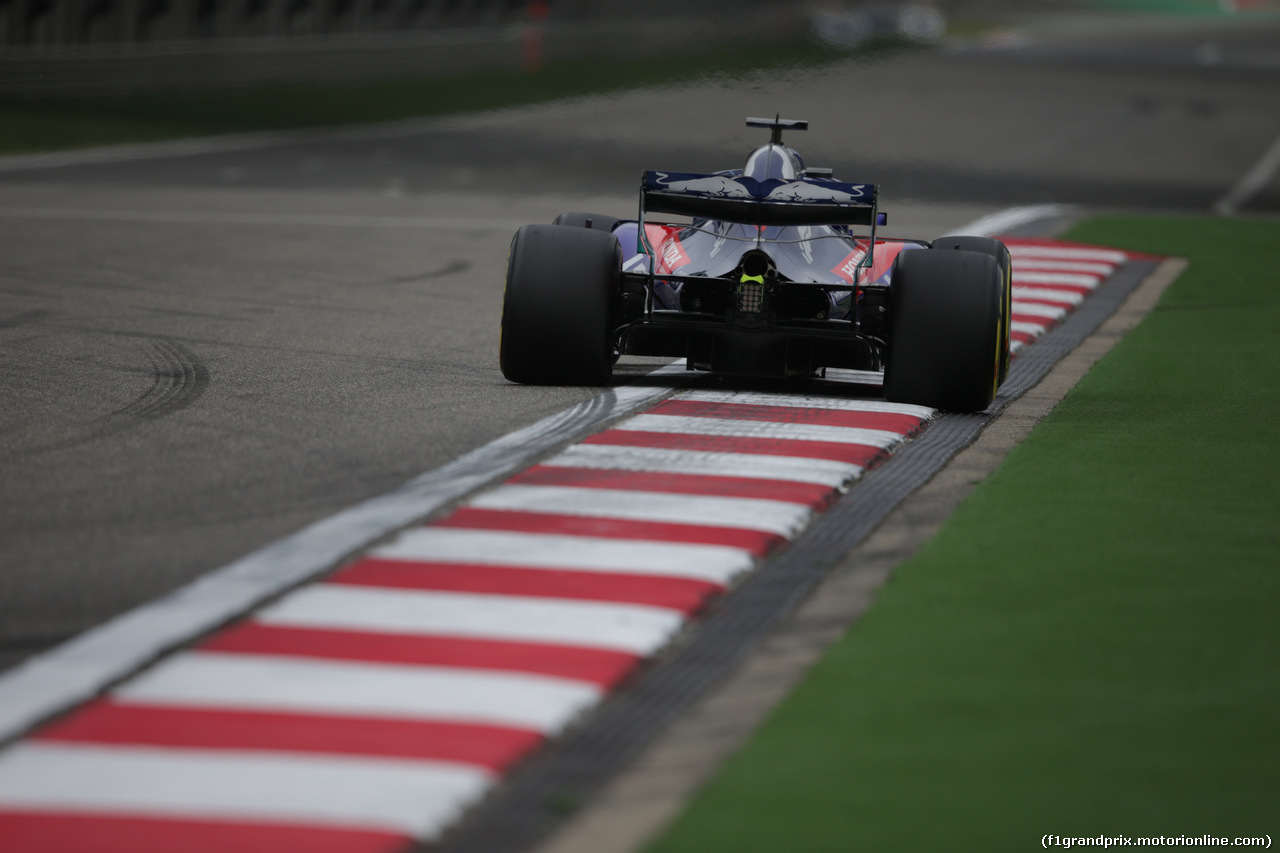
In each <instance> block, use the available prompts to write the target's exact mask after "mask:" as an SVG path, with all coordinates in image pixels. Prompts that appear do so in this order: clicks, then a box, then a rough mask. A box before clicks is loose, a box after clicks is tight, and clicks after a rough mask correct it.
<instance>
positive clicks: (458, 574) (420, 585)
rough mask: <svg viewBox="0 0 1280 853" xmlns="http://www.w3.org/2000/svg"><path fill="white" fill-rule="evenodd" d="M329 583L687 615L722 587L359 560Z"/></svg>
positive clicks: (610, 575) (669, 579)
mask: <svg viewBox="0 0 1280 853" xmlns="http://www.w3.org/2000/svg"><path fill="white" fill-rule="evenodd" d="M330 583H336V584H351V585H353V586H373V587H379V588H382V589H386V588H395V589H434V590H448V591H451V592H479V593H493V594H495V595H520V596H535V597H544V598H572V599H580V600H585V601H616V602H621V603H626V604H645V605H649V606H651V607H666V608H669V609H671V610H678V611H680V612H681V613H684V614H685V615H691V614H693V613H696V612H697V611H699V610H701V609H702V607H703V605H704V604H705V603H706V601H707V599H708V598H710V597H711V596H713V595H715V594H716V593H718V592H722V591H723V590H724V586H723V585H721V584H713V583H708V582H707V581H700V580H693V579H691V578H672V577H661V576H657V575H631V574H623V573H612V572H610V573H606V572H575V571H556V570H553V569H529V568H518V567H517V568H513V567H510V566H485V565H477V564H450V563H410V562H405V561H401V560H375V559H366V560H361V561H360V562H359V563H356V564H355V565H354V566H352V567H351V568H349V569H346V570H345V571H343V572H342V573H341V574H339V575H338V576H337V577H334V578H333V579H332V580H331V581H330Z"/></svg>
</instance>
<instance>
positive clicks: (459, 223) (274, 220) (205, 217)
mask: <svg viewBox="0 0 1280 853" xmlns="http://www.w3.org/2000/svg"><path fill="white" fill-rule="evenodd" d="M0 218H2V219H24V220H29V219H53V220H60V221H83V222H149V223H154V224H157V225H245V226H251V227H261V226H264V225H279V226H287V227H297V226H301V227H305V228H311V227H324V228H416V229H426V230H431V231H438V230H449V231H502V232H503V233H506V232H508V231H514V230H515V229H517V228H519V227H520V226H521V225H523V224H524V223H523V222H521V221H517V220H514V219H511V220H505V219H492V218H485V219H463V218H458V217H425V216H337V215H332V214H318V213H317V214H309V213H243V212H236V213H225V212H221V211H214V210H94V209H91V208H81V207H77V208H64V207H0Z"/></svg>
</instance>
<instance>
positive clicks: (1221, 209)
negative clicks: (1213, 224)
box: [1213, 136, 1280, 216]
mask: <svg viewBox="0 0 1280 853" xmlns="http://www.w3.org/2000/svg"><path fill="white" fill-rule="evenodd" d="M1277 169H1280V136H1277V137H1276V138H1275V141H1273V142H1272V143H1271V147H1270V148H1268V149H1267V150H1266V151H1265V152H1263V155H1262V157H1260V158H1259V159H1258V162H1257V163H1254V164H1253V168H1251V169H1250V170H1249V171H1248V172H1245V174H1244V175H1243V176H1242V177H1241V178H1240V180H1239V181H1238V182H1236V185H1235V186H1233V187H1232V188H1231V189H1230V190H1228V191H1227V193H1226V195H1224V196H1222V198H1220V199H1218V200H1217V201H1215V202H1214V203H1213V212H1214V213H1217V214H1218V215H1220V216H1235V215H1236V214H1237V213H1239V212H1240V207H1241V206H1242V205H1244V204H1246V203H1248V201H1249V199H1251V198H1253V196H1255V195H1256V194H1257V193H1258V191H1259V190H1261V189H1262V188H1263V187H1265V186H1266V185H1267V184H1268V183H1270V181H1271V179H1272V177H1274V176H1275V174H1276V170H1277Z"/></svg>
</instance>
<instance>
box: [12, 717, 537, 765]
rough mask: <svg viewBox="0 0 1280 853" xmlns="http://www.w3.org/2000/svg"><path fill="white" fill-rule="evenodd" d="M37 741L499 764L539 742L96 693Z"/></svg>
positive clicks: (415, 723) (485, 729) (518, 734)
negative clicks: (121, 699)
mask: <svg viewBox="0 0 1280 853" xmlns="http://www.w3.org/2000/svg"><path fill="white" fill-rule="evenodd" d="M34 739H35V740H41V741H74V742H81V743H115V744H135V745H139V746H141V745H148V746H167V747H189V748H198V749H239V750H273V751H274V750H284V751H286V752H310V753H318V754H324V753H328V754H336V755H344V754H345V755H371V756H383V757H387V758H414V759H423V760H430V761H447V762H455V763H463V764H475V765H477V766H480V767H485V768H487V769H489V770H491V771H493V772H495V773H497V772H501V771H502V770H505V769H506V768H507V767H509V766H510V765H511V764H513V763H514V762H516V761H518V760H519V759H520V758H521V757H522V756H524V755H527V754H528V753H529V752H531V751H532V750H534V749H536V748H537V747H538V746H539V745H541V744H542V742H543V737H542V735H541V734H539V733H538V732H535V731H531V730H528V729H516V728H504V727H501V726H485V725H479V724H468V723H457V722H448V721H427V720H394V719H392V720H389V719H379V718H377V717H333V716H320V715H307V714H279V713H268V712H262V711H258V712H253V711H227V710H212V709H204V708H174V707H168V706H163V705H128V704H119V703H115V702H110V701H105V700H98V701H96V702H94V703H92V704H90V705H86V706H85V707H84V708H82V709H81V710H80V711H78V712H77V713H75V714H74V715H72V716H71V717H69V718H68V719H66V720H63V721H60V722H58V723H55V724H53V725H51V726H48V727H46V728H45V729H43V730H41V731H40V732H38V733H37V734H36V735H35V738H34Z"/></svg>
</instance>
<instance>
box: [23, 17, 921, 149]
mask: <svg viewBox="0 0 1280 853" xmlns="http://www.w3.org/2000/svg"><path fill="white" fill-rule="evenodd" d="M900 47H902V45H899V44H895V43H887V42H886V43H881V44H877V45H874V46H871V47H869V48H865V49H863V50H862V51H860V52H859V54H858V55H859V56H861V57H864V58H871V57H874V56H876V55H879V54H881V53H883V52H885V51H888V50H895V49H899V48H900ZM851 56H852V55H851V54H850V53H849V52H847V51H840V50H836V49H834V48H828V47H823V46H820V45H817V44H815V43H813V42H807V41H796V42H793V43H777V44H758V45H748V46H738V47H735V48H734V49H732V50H728V49H724V50H722V51H708V52H705V53H698V54H680V55H669V56H662V55H660V56H654V57H648V58H645V59H608V60H602V59H591V60H575V61H560V62H551V63H548V64H547V65H546V66H544V67H543V68H541V69H539V70H537V71H534V72H524V71H520V70H515V69H511V70H497V71H482V72H474V73H469V74H458V75H454V76H450V77H419V78H412V79H401V80H380V81H374V82H366V83H349V84H336V83H335V84H324V83H311V84H302V85H289V86H283V85H282V86H264V87H260V88H254V89H242V90H231V91H219V92H203V93H193V94H166V95H148V96H133V97H116V98H50V99H43V100H22V99H0V155H3V154H18V153H29V152H36V151H53V150H59V149H67V148H78V147H84V146H90V145H108V144H115V143H126V142H151V141H156V140H162V139H176V138H181V137H192V136H211V135H217V134H224V133H238V132H249V131H264V130H292V129H303V128H316V127H332V126H339V125H346V124H360V123H366V122H379V121H392V120H396V119H408V118H422V117H428V116H438V115H446V114H456V113H466V112H474V111H479V110H488V109H495V108H499V107H509V106H515V105H519V104H530V103H539V102H543V101H550V100H556V99H559V98H568V97H574V96H580V95H589V94H596V93H600V92H610V91H618V90H622V89H631V88H639V87H649V86H666V85H677V84H680V83H682V82H687V81H690V80H706V79H724V80H735V79H741V78H742V77H748V76H750V75H753V74H761V73H788V72H790V71H792V70H796V69H806V70H811V69H813V68H817V67H820V66H823V65H827V64H830V63H833V62H837V61H841V60H846V59H849V58H851Z"/></svg>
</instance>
